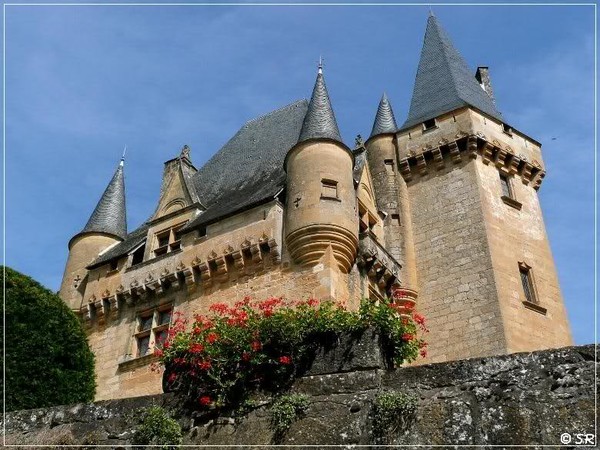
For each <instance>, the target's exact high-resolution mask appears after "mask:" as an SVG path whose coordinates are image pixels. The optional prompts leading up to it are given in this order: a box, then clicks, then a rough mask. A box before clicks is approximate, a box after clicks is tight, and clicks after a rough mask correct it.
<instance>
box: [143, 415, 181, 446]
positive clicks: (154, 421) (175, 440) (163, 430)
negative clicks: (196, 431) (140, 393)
mask: <svg viewBox="0 0 600 450" xmlns="http://www.w3.org/2000/svg"><path fill="white" fill-rule="evenodd" d="M143 417H144V418H143V420H142V424H141V425H140V426H139V427H138V429H137V430H136V432H135V434H134V436H133V445H152V446H158V447H159V448H161V449H165V450H168V449H175V448H178V447H179V445H181V441H182V440H183V436H182V434H181V426H180V425H179V424H178V423H177V421H176V420H175V419H172V418H171V416H169V414H168V413H167V411H165V410H164V409H163V408H161V407H160V406H151V407H150V408H148V409H146V410H145V411H144V416H143Z"/></svg>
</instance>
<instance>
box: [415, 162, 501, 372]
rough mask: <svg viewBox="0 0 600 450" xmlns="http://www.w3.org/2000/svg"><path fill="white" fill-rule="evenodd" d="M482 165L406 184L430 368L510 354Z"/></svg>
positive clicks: (463, 165) (452, 168) (462, 165)
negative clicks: (441, 363)
mask: <svg viewBox="0 0 600 450" xmlns="http://www.w3.org/2000/svg"><path fill="white" fill-rule="evenodd" d="M475 164H477V161H475V160H471V159H463V161H462V163H460V164H453V163H451V162H448V163H447V164H446V166H445V168H443V169H441V170H439V171H433V170H432V171H430V172H429V173H428V174H427V175H425V176H418V177H415V178H414V179H413V180H412V181H410V182H408V183H407V186H408V192H409V197H410V201H411V208H410V211H411V214H412V217H411V218H412V224H413V232H414V245H415V259H416V265H417V275H418V291H419V298H418V301H417V306H416V309H417V310H418V311H419V312H421V313H422V314H424V315H425V317H427V319H428V326H429V329H430V330H431V331H430V333H429V335H428V336H427V341H428V342H429V348H428V352H429V356H428V360H427V361H430V362H438V361H448V360H453V359H461V358H465V357H473V356H488V355H495V354H501V353H504V352H505V351H506V350H505V349H506V343H505V340H504V329H503V323H502V317H501V312H500V307H499V305H498V300H497V293H496V287H495V281H494V274H493V268H492V260H491V256H490V251H489V246H488V243H487V235H486V227H485V220H484V216H483V211H482V206H481V198H480V192H479V186H478V184H479V183H478V181H477V173H476V168H475Z"/></svg>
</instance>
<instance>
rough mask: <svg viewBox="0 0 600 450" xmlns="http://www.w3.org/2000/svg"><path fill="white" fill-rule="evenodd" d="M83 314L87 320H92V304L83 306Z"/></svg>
mask: <svg viewBox="0 0 600 450" xmlns="http://www.w3.org/2000/svg"><path fill="white" fill-rule="evenodd" d="M81 316H82V317H83V319H84V320H85V321H86V322H89V321H91V320H92V304H91V303H87V304H85V305H83V306H82V307H81Z"/></svg>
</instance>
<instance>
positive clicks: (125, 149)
mask: <svg viewBox="0 0 600 450" xmlns="http://www.w3.org/2000/svg"><path fill="white" fill-rule="evenodd" d="M126 152H127V146H125V148H124V149H123V156H121V162H120V163H119V165H120V166H121V167H123V163H125V153H126Z"/></svg>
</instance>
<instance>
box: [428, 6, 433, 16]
mask: <svg viewBox="0 0 600 450" xmlns="http://www.w3.org/2000/svg"><path fill="white" fill-rule="evenodd" d="M429 17H434V15H433V9H431V5H429Z"/></svg>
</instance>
